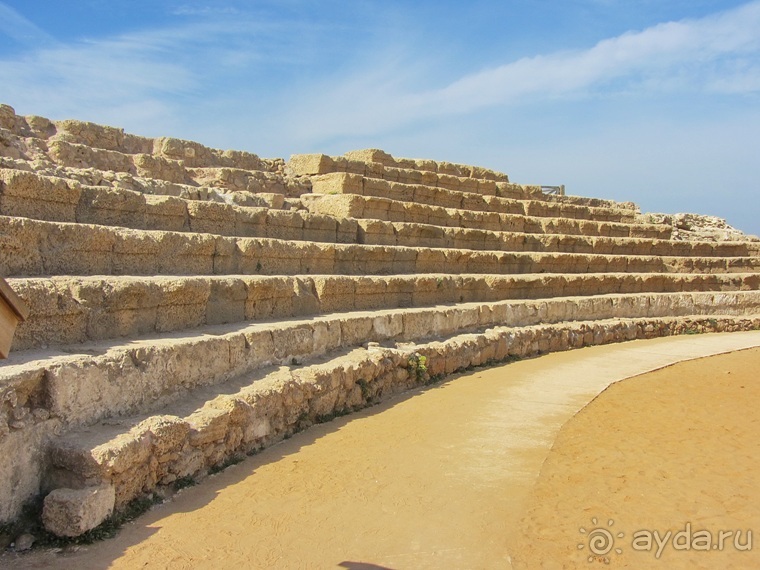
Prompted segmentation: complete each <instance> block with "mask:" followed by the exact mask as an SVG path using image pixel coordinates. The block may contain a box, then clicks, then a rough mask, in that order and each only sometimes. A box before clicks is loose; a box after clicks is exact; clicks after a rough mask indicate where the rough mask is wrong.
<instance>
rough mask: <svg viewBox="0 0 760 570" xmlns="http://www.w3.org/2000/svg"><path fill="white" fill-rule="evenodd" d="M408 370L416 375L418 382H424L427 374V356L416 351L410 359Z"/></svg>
mask: <svg viewBox="0 0 760 570" xmlns="http://www.w3.org/2000/svg"><path fill="white" fill-rule="evenodd" d="M407 370H408V371H409V374H411V375H412V376H416V378H417V381H418V382H423V381H424V380H425V377H426V375H427V357H426V356H422V355H421V354H418V353H416V352H415V353H414V354H413V355H412V357H411V358H410V359H409V362H408V364H407Z"/></svg>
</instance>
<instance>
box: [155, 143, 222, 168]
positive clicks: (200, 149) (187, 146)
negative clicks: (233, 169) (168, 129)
mask: <svg viewBox="0 0 760 570" xmlns="http://www.w3.org/2000/svg"><path fill="white" fill-rule="evenodd" d="M153 154H155V155H158V156H162V157H165V158H169V159H172V160H177V161H180V160H181V161H182V162H183V163H184V164H185V165H186V166H188V167H213V166H217V165H220V163H221V160H220V157H219V154H220V153H219V152H218V151H216V152H215V151H212V150H211V149H209V148H207V147H205V146H203V145H202V144H199V143H196V142H192V141H186V140H181V139H175V138H171V137H161V138H157V139H155V140H154V146H153Z"/></svg>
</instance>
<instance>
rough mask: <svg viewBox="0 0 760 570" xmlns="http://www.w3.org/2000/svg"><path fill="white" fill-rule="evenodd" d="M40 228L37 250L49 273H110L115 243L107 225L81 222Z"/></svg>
mask: <svg viewBox="0 0 760 570" xmlns="http://www.w3.org/2000/svg"><path fill="white" fill-rule="evenodd" d="M37 227H39V228H40V230H41V234H42V235H41V238H42V239H41V243H40V250H41V251H40V253H41V255H42V259H43V265H44V270H45V271H46V272H47V273H48V274H52V275H55V274H62V275H91V274H110V273H111V272H112V255H111V252H112V250H113V248H114V246H115V244H116V239H115V236H114V234H113V233H112V232H111V231H109V229H108V228H104V227H98V226H87V225H83V224H50V225H40V226H37Z"/></svg>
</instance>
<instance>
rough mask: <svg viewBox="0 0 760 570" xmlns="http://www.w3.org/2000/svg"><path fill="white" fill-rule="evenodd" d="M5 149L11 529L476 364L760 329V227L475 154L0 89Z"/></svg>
mask: <svg viewBox="0 0 760 570" xmlns="http://www.w3.org/2000/svg"><path fill="white" fill-rule="evenodd" d="M0 167H2V168H1V169H0V243H1V244H2V248H1V249H0V274H1V275H2V276H4V277H6V278H7V281H8V283H9V284H10V286H11V287H12V288H13V290H15V292H16V293H17V294H18V296H19V297H20V298H21V299H23V300H24V301H25V302H26V303H27V304H28V305H29V307H30V313H29V318H28V319H27V320H26V321H25V322H23V323H22V324H21V325H20V326H19V327H18V329H17V330H16V334H15V338H14V341H13V346H12V353H11V355H10V357H9V358H8V359H7V360H5V361H3V363H2V365H0V406H1V407H0V525H1V524H3V523H12V522H13V521H15V520H17V519H18V518H19V517H20V515H21V513H22V511H24V509H25V508H27V510H28V507H25V505H37V508H38V510H39V512H38V514H39V515H40V516H41V517H42V520H43V522H44V524H45V525H46V527H47V528H48V529H49V530H50V531H51V532H54V533H56V534H59V535H65V536H76V535H79V534H81V533H83V532H85V531H87V530H88V529H91V528H93V527H94V526H96V525H98V524H99V523H101V522H102V521H103V520H104V519H106V518H107V517H108V516H109V515H110V514H111V513H112V512H113V511H114V510H117V511H118V510H120V509H123V508H125V507H126V506H127V505H128V504H129V503H130V502H131V501H133V500H135V499H137V498H140V497H143V496H145V495H147V494H149V493H152V492H154V491H156V490H161V489H162V488H166V487H167V486H171V485H173V484H175V483H176V482H177V481H183V480H187V479H188V478H198V477H201V476H203V475H204V474H205V473H207V472H208V471H209V470H213V469H216V468H219V467H220V466H223V465H225V464H227V463H229V462H230V461H231V460H234V459H235V458H237V457H240V456H243V455H245V454H251V453H254V452H256V451H257V450H259V449H261V448H262V447H264V446H268V445H271V444H273V443H275V442H277V441H278V440H280V439H282V438H284V437H287V436H289V435H290V434H292V433H293V432H295V431H298V430H301V429H304V428H306V427H308V426H309V425H311V424H313V423H315V422H320V421H324V420H325V419H328V418H331V417H334V416H335V415H338V414H342V413H346V412H348V411H351V410H355V409H358V408H361V407H364V406H367V405H369V404H371V403H374V402H376V401H378V400H379V399H381V398H383V397H385V396H387V395H389V394H392V393H394V392H398V391H401V390H405V389H408V388H410V387H413V386H416V385H420V384H424V383H427V382H430V381H431V380H435V379H437V378H439V377H441V376H443V375H446V374H450V373H452V372H455V371H458V370H464V369H467V368H469V367H472V366H478V365H482V364H489V363H496V362H502V361H507V360H509V359H511V358H520V357H528V356H534V355H538V354H541V353H545V352H549V351H557V350H565V349H570V348H578V347H582V346H586V345H593V344H601V343H610V342H617V341H624V340H630V339H637V338H651V337H656V336H663V335H673V334H683V333H697V332H709V331H734V330H747V329H757V328H760V242H758V241H757V240H753V239H750V238H747V237H745V236H742V235H741V234H739V233H736V232H734V233H731V232H730V231H729V230H725V231H722V234H725V235H717V234H721V231H719V232H713V233H712V234H711V235H709V236H708V237H709V238H710V239H707V237H705V235H706V234H699V233H695V232H689V231H688V228H685V227H684V219H685V218H683V217H681V218H680V219H679V220H680V221H679V224H680V226H681V228H680V229H678V228H677V227H676V225H674V220H673V219H670V218H667V217H662V216H660V217H657V216H642V215H641V214H640V213H639V211H638V209H637V207H636V206H635V205H634V204H632V203H616V202H611V201H607V200H599V199H591V198H581V197H574V196H557V195H545V194H543V193H542V191H541V187H540V186H524V185H519V184H515V183H512V182H510V181H509V180H508V178H507V176H506V175H504V174H501V173H498V172H493V171H491V170H487V169H484V168H478V167H473V166H464V165H459V164H451V163H444V162H433V161H430V160H409V159H399V158H394V157H392V156H390V155H388V154H386V153H384V152H382V151H379V150H364V151H357V152H351V153H348V154H346V155H344V156H342V157H329V156H324V155H297V156H293V157H292V158H291V159H290V160H289V161H288V162H285V161H284V160H281V159H274V160H268V159H262V158H259V157H258V156H256V155H254V154H250V153H246V152H237V151H224V152H222V151H219V150H214V149H210V148H207V147H204V146H202V145H200V144H198V143H195V142H189V141H184V140H178V139H173V138H157V139H151V138H144V137H140V136H134V135H130V134H126V133H124V131H123V130H121V129H117V128H112V127H104V126H99V125H95V124H91V123H85V122H80V121H73V120H67V121H49V120H47V119H44V118H41V117H36V116H27V117H22V116H17V115H16V114H15V112H14V110H13V109H12V108H11V107H8V106H0ZM687 221H688V220H687ZM692 222H693V220H692ZM674 232H678V235H676V234H675V233H674ZM694 235H696V236H697V238H699V236H702V237H701V238H699V239H694ZM716 235H717V237H718V238H720V239H715V238H716ZM687 238H688V239H687ZM726 238H730V239H726ZM42 497H44V502H42V501H41V500H40V499H41V498H42ZM43 505H44V508H43Z"/></svg>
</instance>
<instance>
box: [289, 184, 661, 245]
mask: <svg viewBox="0 0 760 570" xmlns="http://www.w3.org/2000/svg"><path fill="white" fill-rule="evenodd" d="M301 203H302V204H303V205H304V206H305V207H306V208H307V209H308V210H309V212H311V213H313V214H323V215H329V216H334V217H337V218H357V219H372V220H382V221H389V222H406V223H416V224H430V225H433V226H441V227H455V228H468V229H479V230H491V231H506V232H518V233H540V234H565V235H585V236H607V237H638V238H655V239H670V237H671V233H672V227H670V226H667V225H664V224H644V223H630V224H628V223H619V222H597V221H594V220H587V219H585V220H579V219H566V218H550V217H534V216H525V215H520V214H500V213H497V212H482V211H475V210H459V209H454V208H443V207H440V206H431V205H428V204H418V203H414V202H400V201H397V200H392V199H389V198H379V197H375V196H359V195H355V194H304V195H302V196H301Z"/></svg>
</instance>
